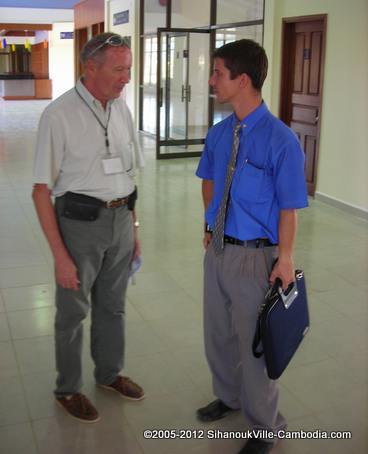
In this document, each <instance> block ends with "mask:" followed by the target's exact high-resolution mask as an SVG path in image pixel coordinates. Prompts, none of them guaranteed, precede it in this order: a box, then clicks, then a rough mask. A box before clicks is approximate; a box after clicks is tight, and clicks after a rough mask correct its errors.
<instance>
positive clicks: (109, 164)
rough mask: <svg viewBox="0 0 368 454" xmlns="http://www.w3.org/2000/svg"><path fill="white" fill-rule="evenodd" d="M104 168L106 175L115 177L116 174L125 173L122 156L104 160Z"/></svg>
mask: <svg viewBox="0 0 368 454" xmlns="http://www.w3.org/2000/svg"><path fill="white" fill-rule="evenodd" d="M102 166H103V169H104V174H105V175H113V174H114V173H123V172H124V168H123V162H122V160H121V157H120V156H111V157H108V158H104V159H102Z"/></svg>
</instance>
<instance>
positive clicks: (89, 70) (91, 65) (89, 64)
mask: <svg viewBox="0 0 368 454" xmlns="http://www.w3.org/2000/svg"><path fill="white" fill-rule="evenodd" d="M96 69H97V65H96V62H95V61H94V60H92V58H90V59H88V60H87V61H86V62H85V64H84V73H85V74H86V75H87V74H88V75H89V76H93V74H94V73H95V72H96Z"/></svg>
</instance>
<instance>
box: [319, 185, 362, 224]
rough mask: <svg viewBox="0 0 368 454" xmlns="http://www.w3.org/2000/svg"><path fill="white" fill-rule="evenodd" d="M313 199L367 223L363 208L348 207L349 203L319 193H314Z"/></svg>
mask: <svg viewBox="0 0 368 454" xmlns="http://www.w3.org/2000/svg"><path fill="white" fill-rule="evenodd" d="M314 197H315V199H316V200H320V201H321V202H324V203H327V204H328V205H331V206H334V207H336V208H339V209H340V210H343V211H345V212H346V213H349V214H352V215H354V216H356V217H358V218H361V219H364V220H365V221H368V210H365V209H364V208H360V207H357V206H355V205H350V204H349V203H346V202H343V201H342V200H339V199H335V197H331V196H329V195H326V194H322V193H321V192H316V193H315V194H314Z"/></svg>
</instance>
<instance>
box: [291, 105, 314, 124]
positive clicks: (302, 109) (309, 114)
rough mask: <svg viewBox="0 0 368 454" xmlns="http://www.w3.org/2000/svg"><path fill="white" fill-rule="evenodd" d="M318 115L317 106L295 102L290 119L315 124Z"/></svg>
mask: <svg viewBox="0 0 368 454" xmlns="http://www.w3.org/2000/svg"><path fill="white" fill-rule="evenodd" d="M317 115H318V108H317V107H315V106H305V105H304V106H300V105H297V104H294V105H293V110H292V113H291V121H293V122H295V121H300V122H303V123H308V124H313V125H314V124H315V122H316V117H317Z"/></svg>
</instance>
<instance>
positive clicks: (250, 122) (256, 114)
mask: <svg viewBox="0 0 368 454" xmlns="http://www.w3.org/2000/svg"><path fill="white" fill-rule="evenodd" d="M267 112H268V107H267V105H266V103H265V102H264V101H262V102H261V104H260V105H259V106H258V107H257V108H256V109H254V110H253V111H252V112H251V113H250V114H248V115H247V116H246V117H245V118H244V119H243V120H242V121H241V122H240V124H241V126H242V128H243V129H246V131H247V132H249V131H250V130H251V129H253V127H254V126H255V125H256V123H257V122H258V121H259V120H260V119H261V118H262V117H263V116H264V115H265V114H266V113H267ZM238 123H239V120H238V119H237V118H236V115H235V113H233V116H232V121H231V124H232V126H233V127H235V126H236V125H237V124H238Z"/></svg>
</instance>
